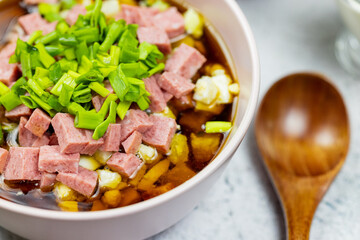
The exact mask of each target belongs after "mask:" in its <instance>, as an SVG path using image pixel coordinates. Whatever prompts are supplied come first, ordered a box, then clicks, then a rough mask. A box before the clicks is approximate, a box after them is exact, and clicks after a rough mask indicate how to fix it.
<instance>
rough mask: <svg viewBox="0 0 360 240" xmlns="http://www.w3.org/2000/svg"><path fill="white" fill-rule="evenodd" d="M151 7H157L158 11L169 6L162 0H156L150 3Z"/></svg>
mask: <svg viewBox="0 0 360 240" xmlns="http://www.w3.org/2000/svg"><path fill="white" fill-rule="evenodd" d="M151 7H152V8H157V9H159V10H160V11H165V10H166V9H168V8H169V7H170V5H169V4H168V3H166V2H164V1H162V0H156V1H155V2H154V3H153V4H152V5H151Z"/></svg>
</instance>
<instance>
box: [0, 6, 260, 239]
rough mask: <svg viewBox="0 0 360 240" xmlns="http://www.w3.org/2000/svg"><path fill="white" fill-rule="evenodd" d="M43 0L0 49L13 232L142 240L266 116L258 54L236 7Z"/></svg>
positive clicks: (195, 195) (201, 189)
mask: <svg viewBox="0 0 360 240" xmlns="http://www.w3.org/2000/svg"><path fill="white" fill-rule="evenodd" d="M36 2H37V1H25V5H22V6H24V7H25V8H26V9H27V11H28V13H26V14H25V15H23V16H21V17H19V18H18V19H17V23H16V24H15V25H14V26H13V27H12V30H11V31H9V33H8V36H7V38H8V43H7V44H6V45H5V46H4V47H3V49H2V51H1V53H0V54H1V56H3V58H2V59H6V61H5V60H4V65H6V67H7V68H6V69H8V71H7V72H6V73H7V74H8V75H6V77H3V76H0V77H1V79H2V83H3V84H2V85H1V88H2V93H1V97H0V102H1V103H2V105H3V108H4V113H3V116H2V119H3V120H2V121H3V122H2V126H3V127H2V129H3V139H4V144H3V147H2V149H1V161H0V162H1V164H0V165H1V169H0V170H1V173H2V174H1V198H2V199H1V202H0V207H1V211H4V214H6V215H7V216H9V217H8V219H4V221H1V222H0V224H1V225H3V226H4V227H6V228H8V229H9V230H11V231H14V232H16V233H18V234H20V235H21V236H25V237H27V238H36V239H46V238H49V236H51V238H54V239H56V238H74V237H75V236H76V238H80V239H82V238H84V239H85V238H87V239H88V238H89V237H90V238H98V237H100V236H102V235H101V233H104V231H106V232H107V234H108V235H107V237H109V238H115V237H116V236H119V234H121V235H120V236H122V237H123V238H126V239H138V238H144V237H147V236H150V235H152V234H154V233H156V232H159V231H161V230H163V229H164V228H166V227H168V226H170V225H171V224H173V223H175V222H176V221H177V220H179V219H180V218H181V217H182V216H184V215H185V214H186V213H187V212H189V211H190V210H191V209H192V208H193V207H194V205H195V204H196V203H197V201H198V199H199V198H201V195H203V194H204V193H205V192H206V191H207V190H208V188H209V187H210V186H211V184H212V183H213V181H214V180H215V179H216V177H219V175H220V174H221V172H222V170H223V169H224V167H225V165H226V164H225V163H227V160H228V159H229V158H230V157H231V155H232V154H233V153H234V151H235V150H236V147H237V146H238V144H239V143H240V141H241V140H242V138H243V137H244V135H245V132H246V130H247V128H248V126H249V124H250V121H251V118H252V115H253V113H254V109H255V105H256V99H257V93H258V84H259V79H258V77H259V76H258V71H259V70H258V63H257V56H256V50H255V47H254V41H253V39H252V36H251V32H250V30H249V28H248V26H247V24H246V21H245V20H244V18H243V16H242V14H241V12H240V11H239V9H238V8H237V6H236V4H235V3H232V2H230V1H229V2H227V1H223V2H224V3H223V6H224V7H225V9H224V11H225V10H228V11H230V13H232V14H233V15H230V16H228V17H226V18H224V15H223V17H222V18H218V17H219V15H216V14H215V12H214V11H215V10H216V9H217V8H216V7H218V6H219V5H218V4H217V3H215V2H214V3H208V4H206V5H204V2H202V1H192V2H190V3H191V5H187V4H186V3H181V5H180V4H179V3H178V2H176V3H175V2H165V1H139V2H138V1H95V2H94V3H91V2H90V5H86V3H82V4H80V3H76V2H74V3H72V2H71V1H60V2H57V1H54V2H51V3H40V4H39V5H38V6H37V5H36ZM42 2H43V1H42ZM26 4H27V5H26ZM30 4H31V6H29V5H30ZM230 9H231V10H230ZM199 10H200V11H199ZM200 13H202V14H200ZM214 14H215V15H214ZM223 14H225V15H226V11H225V12H224V13H223ZM220 15H221V14H220ZM233 20H236V21H235V22H236V24H235V25H234V24H230V22H231V21H233ZM234 27H235V29H236V30H237V31H232V29H234ZM222 39H225V41H224V40H222ZM228 49H230V50H231V52H230V51H229V50H228ZM2 73H4V71H2ZM109 209H111V210H109ZM70 212H74V213H70ZM16 219H17V220H16ZM14 221H23V222H22V224H20V225H21V226H23V227H22V228H19V227H17V224H14V223H15V222H14ZM30 223H31V224H30ZM24 226H29V227H25V228H24ZM40 226H42V227H41V230H40V229H39V227H40ZM46 226H47V227H46ZM139 226H141V227H139ZM61 229H67V230H66V231H63V230H61ZM85 232H86V233H87V234H86V235H83V233H85Z"/></svg>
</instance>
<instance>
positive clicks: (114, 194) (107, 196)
mask: <svg viewBox="0 0 360 240" xmlns="http://www.w3.org/2000/svg"><path fill="white" fill-rule="evenodd" d="M101 201H102V202H103V203H104V204H105V205H106V206H108V207H111V208H115V207H117V206H119V204H120V202H121V193H120V191H119V190H110V191H107V192H105V193H104V195H103V196H102V198H101Z"/></svg>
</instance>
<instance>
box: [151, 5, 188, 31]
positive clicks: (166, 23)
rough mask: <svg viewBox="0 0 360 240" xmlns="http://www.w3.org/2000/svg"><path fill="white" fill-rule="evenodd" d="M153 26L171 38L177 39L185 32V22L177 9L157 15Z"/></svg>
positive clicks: (170, 9) (173, 8)
mask: <svg viewBox="0 0 360 240" xmlns="http://www.w3.org/2000/svg"><path fill="white" fill-rule="evenodd" d="M153 24H154V26H157V27H159V28H162V29H164V30H165V32H166V33H167V35H168V36H169V38H174V37H177V36H179V35H181V34H183V33H184V32H185V20H184V18H183V16H182V15H181V13H180V12H179V11H178V10H177V8H176V7H171V8H169V9H168V10H166V11H164V12H160V13H158V14H156V15H155V17H154V18H153Z"/></svg>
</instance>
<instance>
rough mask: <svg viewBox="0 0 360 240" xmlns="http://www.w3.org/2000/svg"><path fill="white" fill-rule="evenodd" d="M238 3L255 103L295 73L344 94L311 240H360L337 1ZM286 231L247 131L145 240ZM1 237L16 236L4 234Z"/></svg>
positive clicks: (359, 180)
mask: <svg viewBox="0 0 360 240" xmlns="http://www.w3.org/2000/svg"><path fill="white" fill-rule="evenodd" d="M237 2H238V3H239V5H240V7H241V8H242V10H243V12H244V14H245V15H246V16H247V18H248V21H249V23H250V25H251V27H252V29H253V32H254V35H255V39H256V42H257V46H258V50H259V55H260V62H261V78H262V83H261V93H260V98H262V97H263V95H264V94H265V92H266V90H267V89H268V88H269V87H270V86H271V84H272V83H274V82H275V81H276V80H277V79H279V78H281V77H282V76H284V75H287V74H290V73H293V72H298V71H317V72H321V73H323V74H325V75H327V76H328V77H329V78H330V79H332V80H333V82H334V84H335V85H337V87H338V88H339V89H340V91H341V93H342V95H343V96H344V98H345V101H346V104H347V107H348V112H349V114H350V121H351V133H352V136H351V137H352V139H351V140H352V142H351V147H350V152H349V155H348V158H347V160H346V164H345V166H344V168H343V169H342V171H341V173H340V174H339V176H338V177H337V178H336V180H335V182H334V183H333V185H332V186H331V189H330V190H329V192H328V193H327V195H326V196H325V198H324V199H323V201H322V203H321V204H320V206H319V208H318V210H317V212H316V215H315V218H314V220H313V225H312V229H311V234H310V239H314V240H315V239H316V240H348V239H360V162H359V160H360V140H359V132H360V106H359V105H360V79H354V78H352V77H351V76H350V75H348V74H347V73H346V72H345V71H343V70H342V69H341V68H340V67H339V65H338V63H337V61H336V59H335V55H334V42H335V39H336V36H337V35H338V34H339V32H340V31H341V30H342V28H343V27H342V23H341V19H340V17H339V14H338V12H337V8H336V3H335V0H316V1H314V0H302V1H298V0H237ZM235 30H236V29H234V31H235ZM239 44H241V43H239ZM0 217H1V216H0ZM139 227H140V228H141V226H139ZM284 229H285V226H284V221H283V218H282V212H281V207H280V205H279V202H278V200H277V198H276V195H275V193H274V191H273V189H272V186H271V183H270V182H269V180H268V177H267V175H266V172H265V171H264V168H263V165H262V162H261V158H260V156H259V154H258V150H257V147H256V144H255V138H254V131H253V127H251V128H250V130H249V132H248V134H247V136H246V138H245V140H244V141H243V143H242V144H241V146H240V147H239V149H238V151H237V152H236V154H235V156H234V158H233V159H232V161H231V162H230V164H229V166H228V168H227V170H226V171H225V173H224V174H223V176H222V177H221V179H219V181H218V182H217V184H215V185H214V187H213V188H212V189H211V190H210V192H209V193H208V194H207V195H206V196H204V200H203V201H201V202H200V204H199V205H198V207H197V208H196V209H195V210H194V211H193V212H192V213H191V214H190V215H188V216H187V217H186V218H185V219H183V220H182V221H180V222H179V223H178V224H176V225H175V226H173V227H171V228H169V229H168V230H166V231H164V232H162V233H160V234H159V235H157V236H155V237H153V238H151V240H168V239H170V240H171V239H186V240H192V239H194V240H203V239H204V240H208V239H221V240H226V239H246V240H252V239H254V240H258V239H259V240H279V239H285V230H284ZM120 238H121V236H119V239H120ZM0 239H14V240H15V239H16V240H18V239H20V238H17V237H15V236H13V235H11V234H10V233H8V232H6V231H5V230H2V231H0ZM104 239H106V235H105V234H104Z"/></svg>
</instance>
